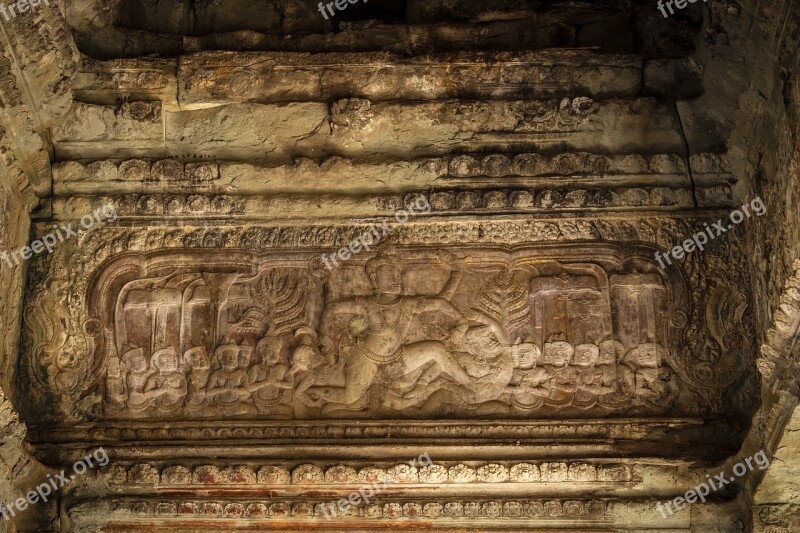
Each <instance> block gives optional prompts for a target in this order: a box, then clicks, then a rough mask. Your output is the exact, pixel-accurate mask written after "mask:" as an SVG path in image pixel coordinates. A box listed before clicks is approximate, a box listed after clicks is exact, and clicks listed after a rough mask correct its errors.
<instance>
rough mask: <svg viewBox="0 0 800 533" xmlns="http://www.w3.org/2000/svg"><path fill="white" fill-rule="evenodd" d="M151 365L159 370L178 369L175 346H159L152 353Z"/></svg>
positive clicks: (171, 370) (173, 370)
mask: <svg viewBox="0 0 800 533" xmlns="http://www.w3.org/2000/svg"><path fill="white" fill-rule="evenodd" d="M153 366H154V367H155V368H156V369H157V370H158V371H159V372H175V371H176V370H178V356H177V354H176V353H175V348H171V347H170V348H161V349H160V350H156V351H155V353H154V354H153Z"/></svg>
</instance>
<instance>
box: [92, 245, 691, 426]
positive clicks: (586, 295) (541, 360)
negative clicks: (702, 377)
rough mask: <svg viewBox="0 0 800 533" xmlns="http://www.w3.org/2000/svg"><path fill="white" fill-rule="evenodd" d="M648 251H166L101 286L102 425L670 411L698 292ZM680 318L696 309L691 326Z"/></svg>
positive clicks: (106, 268)
mask: <svg viewBox="0 0 800 533" xmlns="http://www.w3.org/2000/svg"><path fill="white" fill-rule="evenodd" d="M649 257H651V256H649V255H648V253H647V252H646V251H644V249H638V248H637V247H634V246H626V247H622V246H617V245H610V244H599V243H595V244H591V245H586V244H570V245H541V246H531V247H524V248H516V249H513V250H512V249H486V248H475V247H453V248H450V251H447V252H445V251H442V250H440V249H437V248H422V247H419V248H402V249H395V250H388V251H384V252H383V253H381V254H380V255H375V254H370V253H363V254H360V255H357V256H354V257H353V258H351V259H350V260H349V261H346V262H343V263H342V264H341V265H339V266H338V267H337V268H334V269H333V270H332V271H330V272H329V271H328V270H326V269H325V268H318V267H317V265H318V262H319V255H318V252H297V251H287V252H281V251H274V252H261V253H258V254H255V253H248V252H244V251H233V250H232V251H224V252H223V251H209V252H204V253H199V252H197V251H164V252H155V253H146V254H124V255H122V256H118V257H117V258H115V259H113V260H111V261H109V262H107V263H105V264H104V265H103V266H102V267H101V269H100V270H99V272H98V273H97V274H96V276H95V277H94V281H93V282H92V283H91V284H90V288H89V289H90V290H89V295H90V299H89V302H88V303H89V313H90V317H91V318H90V321H91V327H90V328H89V330H91V331H92V332H93V333H94V336H93V342H94V346H93V349H94V353H95V354H97V356H96V357H95V362H94V365H95V366H96V367H97V368H100V369H101V374H100V376H101V379H100V380H99V381H100V384H99V390H100V391H101V396H102V414H101V416H103V417H105V418H169V419H193V418H216V419H227V418H231V417H246V418H262V419H319V418H343V417H348V418H350V417H364V418H375V419H384V418H403V417H410V418H420V419H425V418H441V417H446V418H463V417H471V416H482V417H502V418H506V417H512V418H548V417H556V416H557V417H565V416H569V417H597V416H608V415H626V414H627V415H659V414H665V413H666V412H667V411H669V410H670V407H671V406H672V404H673V403H674V401H675V399H676V398H677V396H678V394H679V389H680V385H679V378H678V376H677V375H676V374H675V372H673V370H672V369H671V367H670V364H671V363H670V361H671V359H672V358H673V356H672V355H671V354H674V353H675V352H676V351H677V350H678V343H679V341H680V338H681V333H682V331H681V327H680V326H682V325H683V324H682V323H681V322H682V320H681V317H682V314H681V312H680V311H679V310H681V309H684V308H685V306H686V300H687V294H686V289H685V287H684V282H683V279H682V278H681V277H680V276H679V275H673V279H670V278H668V277H667V276H666V275H665V274H664V273H663V271H660V270H659V269H658V268H657V267H656V266H654V265H653V264H652V262H651V260H650V259H649ZM683 322H684V323H685V317H684V318H683Z"/></svg>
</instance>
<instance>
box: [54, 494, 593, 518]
mask: <svg viewBox="0 0 800 533" xmlns="http://www.w3.org/2000/svg"><path fill="white" fill-rule="evenodd" d="M326 504H327V505H326ZM101 506H102V507H106V506H107V507H108V509H107V511H109V512H110V514H108V515H106V514H105V513H101V512H98V511H99V510H100V509H99V507H101ZM326 507H327V510H328V512H329V514H330V502H329V501H325V502H314V501H305V502H292V501H274V500H270V501H268V502H264V501H253V500H249V501H248V500H244V501H241V500H237V501H225V500H220V499H214V498H212V499H211V501H209V500H190V499H187V500H181V501H179V502H174V501H164V502H159V501H153V500H121V499H115V500H110V501H108V502H107V503H104V504H95V503H91V502H87V503H81V504H79V505H76V506H74V507H72V508H71V509H70V510H69V515H70V518H71V519H72V520H73V521H74V522H75V523H76V524H81V523H82V522H84V521H85V522H87V523H91V522H93V521H94V520H93V519H92V518H93V517H94V516H105V517H106V520H107V521H108V522H109V523H115V522H123V523H124V522H127V521H129V520H131V519H135V518H139V519H141V518H143V517H150V518H157V519H165V520H169V519H173V520H175V519H183V520H188V519H191V518H193V517H195V518H203V519H223V518H226V519H237V520H264V519H285V518H289V517H291V518H296V519H303V518H307V519H313V518H316V519H319V518H323V517H325V510H324V509H325V508H326ZM103 510H105V509H103ZM606 514H607V504H606V502H605V501H604V500H600V499H595V500H580V499H572V500H557V499H549V500H547V499H542V500H539V499H532V500H528V499H517V500H498V499H494V500H492V499H481V500H470V499H463V500H443V499H438V498H435V499H434V501H431V500H430V499H425V500H417V501H405V500H401V501H392V498H386V499H385V501H379V502H376V503H371V504H369V505H363V506H349V507H348V508H346V510H344V511H343V512H341V513H337V516H336V517H334V518H333V519H335V520H352V519H362V520H363V519H367V520H372V519H394V518H410V519H443V520H446V519H448V518H450V519H454V518H470V519H473V520H474V519H485V520H496V519H499V518H503V519H514V518H519V519H526V518H527V519H530V518H535V519H537V520H543V521H547V520H559V519H561V520H563V519H570V520H575V519H579V520H580V519H582V520H597V519H601V518H603V517H604V516H605V515H606ZM95 520H96V519H95Z"/></svg>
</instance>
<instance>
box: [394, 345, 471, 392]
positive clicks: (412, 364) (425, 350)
mask: <svg viewBox="0 0 800 533" xmlns="http://www.w3.org/2000/svg"><path fill="white" fill-rule="evenodd" d="M431 361H433V362H435V363H437V364H438V365H439V368H440V370H441V372H442V373H443V374H447V375H448V376H450V377H451V378H452V379H454V380H455V381H456V382H457V383H459V384H461V385H465V384H467V383H469V382H470V381H472V376H470V375H469V374H467V371H466V370H464V367H462V366H461V364H460V363H459V362H458V361H457V360H456V359H455V357H453V356H452V355H451V354H450V350H448V349H447V347H446V346H445V345H444V344H442V343H441V342H439V341H421V342H415V343H414V344H409V345H408V346H406V349H405V353H404V355H403V362H404V364H405V367H406V372H407V373H410V372H412V371H413V370H416V369H417V368H419V367H420V366H422V365H423V364H425V363H428V362H431Z"/></svg>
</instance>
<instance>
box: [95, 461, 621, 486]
mask: <svg viewBox="0 0 800 533" xmlns="http://www.w3.org/2000/svg"><path fill="white" fill-rule="evenodd" d="M407 466H408V465H406V464H404V463H401V464H398V465H396V466H394V467H376V466H367V467H362V468H360V469H359V470H358V471H357V470H355V469H354V468H351V467H348V466H344V465H336V466H330V467H322V466H319V465H315V464H303V465H299V466H296V467H294V468H292V469H290V468H288V467H284V466H275V465H269V466H261V467H259V466H248V465H235V466H224V465H221V464H215V465H203V466H195V467H186V466H168V465H152V464H149V463H141V464H136V465H131V466H125V465H124V464H121V463H119V462H116V463H114V464H113V465H111V466H109V467H108V468H106V469H103V470H101V471H99V472H98V474H97V476H96V479H97V481H100V482H103V481H108V482H109V483H111V484H112V485H120V486H125V485H128V486H130V485H133V486H135V485H153V486H158V487H170V486H186V485H203V486H218V485H219V486H242V485H247V486H256V485H269V486H288V485H298V486H302V485H308V484H312V485H348V486H349V485H358V484H363V483H372V482H374V481H377V482H384V481H385V482H387V483H400V484H419V483H421V484H436V485H440V486H441V485H445V484H455V485H463V484H481V483H484V484H485V483H490V484H502V483H526V484H529V483H534V484H535V483H614V484H619V483H627V482H632V481H634V478H633V476H632V473H631V467H630V465H627V464H623V463H597V464H592V463H587V462H574V463H563V462H538V463H508V464H498V463H487V464H484V465H482V466H467V465H464V464H455V465H452V466H449V467H447V466H444V465H442V464H438V463H437V464H432V465H430V466H425V467H422V468H412V469H410V470H409V471H403V472H401V471H399V470H398V468H399V467H407Z"/></svg>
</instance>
